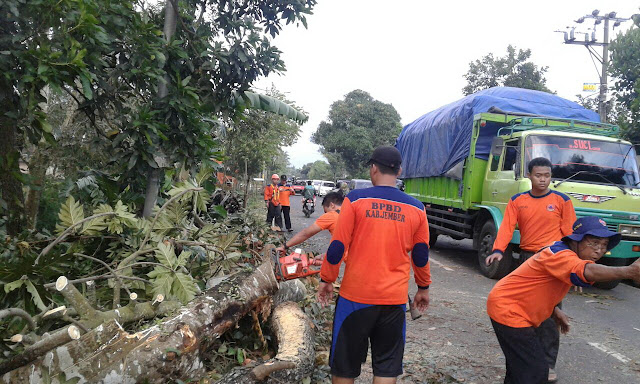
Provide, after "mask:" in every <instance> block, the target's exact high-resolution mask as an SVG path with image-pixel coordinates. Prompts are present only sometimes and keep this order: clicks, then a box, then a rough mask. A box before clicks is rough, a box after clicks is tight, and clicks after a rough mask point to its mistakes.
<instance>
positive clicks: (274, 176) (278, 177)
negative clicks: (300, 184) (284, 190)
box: [271, 173, 280, 180]
mask: <svg viewBox="0 0 640 384" xmlns="http://www.w3.org/2000/svg"><path fill="white" fill-rule="evenodd" d="M271 178H272V179H278V180H280V176H278V174H277V173H274V174H273V175H271Z"/></svg>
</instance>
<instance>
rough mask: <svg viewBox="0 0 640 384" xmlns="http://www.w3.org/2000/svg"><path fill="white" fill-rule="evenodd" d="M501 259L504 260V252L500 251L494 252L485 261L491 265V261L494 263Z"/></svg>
mask: <svg viewBox="0 0 640 384" xmlns="http://www.w3.org/2000/svg"><path fill="white" fill-rule="evenodd" d="M496 260H497V261H500V260H502V253H500V252H494V253H492V254H491V255H489V257H487V258H486V260H485V263H486V264H487V265H491V263H493V262H494V261H496Z"/></svg>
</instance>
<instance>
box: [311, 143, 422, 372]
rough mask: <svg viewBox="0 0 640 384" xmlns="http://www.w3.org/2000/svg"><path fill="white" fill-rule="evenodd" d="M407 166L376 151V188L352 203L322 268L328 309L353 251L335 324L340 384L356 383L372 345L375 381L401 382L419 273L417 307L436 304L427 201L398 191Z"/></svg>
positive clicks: (394, 153)
mask: <svg viewBox="0 0 640 384" xmlns="http://www.w3.org/2000/svg"><path fill="white" fill-rule="evenodd" d="M401 161H402V159H401V156H400V152H399V151H398V150H397V149H396V148H393V147H379V148H376V150H375V151H374V152H373V155H372V156H371V159H370V160H369V165H370V168H369V174H370V176H371V181H372V182H373V185H374V187H372V188H366V189H358V190H354V191H352V192H351V193H349V195H348V196H347V197H346V198H345V199H344V201H343V204H342V208H341V210H340V215H339V217H338V225H337V227H336V229H335V231H334V233H333V238H332V241H331V244H330V245H329V249H328V250H327V256H326V260H325V261H324V262H323V263H322V270H321V272H320V277H321V282H320V285H319V287H318V302H319V303H320V304H321V305H327V304H328V303H329V300H330V299H331V297H332V295H333V282H334V281H336V279H337V277H338V272H339V270H340V264H341V263H342V262H343V261H344V257H345V255H346V253H347V252H348V253H349V261H348V262H347V263H346V265H345V268H344V277H343V279H342V283H341V286H340V292H339V297H338V299H337V302H336V309H335V313H334V319H333V334H332V344H331V353H330V357H329V364H330V366H331V374H332V379H333V383H345V384H346V383H353V382H354V379H355V378H356V377H358V376H359V375H360V366H361V364H362V362H363V361H364V359H363V358H364V357H365V356H367V350H368V344H369V343H371V361H372V366H373V375H374V383H395V382H396V378H397V376H399V375H401V374H402V357H403V354H404V343H405V308H406V307H405V304H406V302H407V295H408V289H409V278H410V270H411V268H413V271H414V276H415V280H416V284H417V285H418V292H417V293H416V295H415V299H414V305H415V306H417V308H418V309H420V310H421V311H423V310H426V309H427V307H428V305H429V284H431V274H430V264H429V246H428V243H429V227H428V224H427V216H426V213H425V210H424V205H423V204H422V203H421V202H420V201H418V200H416V199H414V198H413V197H411V196H408V195H406V194H405V193H403V192H401V191H399V190H398V189H396V187H395V182H396V177H397V175H398V174H399V173H400V163H401ZM409 253H411V255H409Z"/></svg>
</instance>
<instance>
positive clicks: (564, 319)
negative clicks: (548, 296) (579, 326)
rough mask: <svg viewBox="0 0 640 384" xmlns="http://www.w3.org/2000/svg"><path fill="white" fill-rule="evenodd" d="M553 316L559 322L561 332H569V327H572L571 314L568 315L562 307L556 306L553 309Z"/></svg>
mask: <svg viewBox="0 0 640 384" xmlns="http://www.w3.org/2000/svg"><path fill="white" fill-rule="evenodd" d="M551 317H552V318H553V320H554V321H555V322H556V324H558V328H560V332H562V333H563V334H567V333H569V328H571V327H570V325H569V316H567V314H566V313H564V312H563V311H562V310H561V309H560V308H558V307H555V309H554V310H553V314H551Z"/></svg>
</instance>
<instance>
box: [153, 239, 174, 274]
mask: <svg viewBox="0 0 640 384" xmlns="http://www.w3.org/2000/svg"><path fill="white" fill-rule="evenodd" d="M155 253H156V258H157V259H158V261H159V262H160V264H162V265H164V266H165V267H167V268H170V269H171V270H172V271H175V270H176V268H177V266H178V259H177V258H176V253H175V252H174V251H173V245H171V243H168V244H165V243H164V242H162V241H161V242H159V243H158V249H156V250H155Z"/></svg>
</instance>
